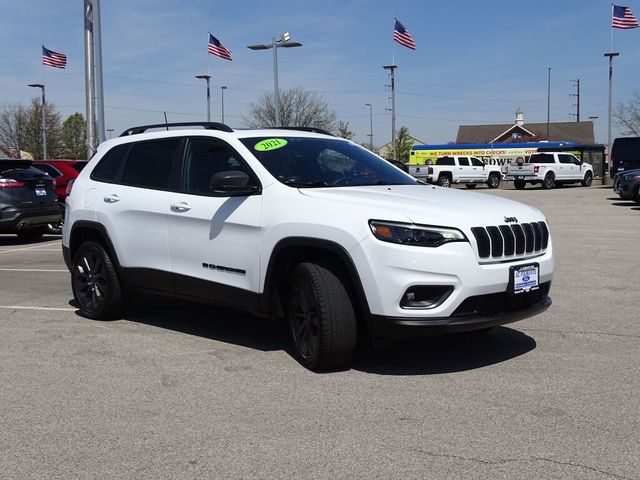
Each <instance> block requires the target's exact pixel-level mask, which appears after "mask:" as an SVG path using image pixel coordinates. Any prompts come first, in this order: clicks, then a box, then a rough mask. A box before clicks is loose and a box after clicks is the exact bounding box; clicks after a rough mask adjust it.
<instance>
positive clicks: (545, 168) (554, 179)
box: [504, 152, 593, 190]
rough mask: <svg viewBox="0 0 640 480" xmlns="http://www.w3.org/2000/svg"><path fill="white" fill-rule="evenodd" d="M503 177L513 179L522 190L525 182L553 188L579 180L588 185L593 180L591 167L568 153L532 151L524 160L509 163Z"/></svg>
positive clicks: (518, 188) (585, 185)
mask: <svg viewBox="0 0 640 480" xmlns="http://www.w3.org/2000/svg"><path fill="white" fill-rule="evenodd" d="M504 178H505V180H513V185H514V187H516V190H522V189H523V188H524V187H525V186H526V184H527V183H531V184H537V183H540V184H542V188H553V187H555V186H556V185H561V184H565V183H577V182H580V183H581V184H582V186H583V187H588V186H589V185H591V182H593V168H592V166H591V165H590V164H588V163H586V162H583V161H582V160H580V159H579V158H578V157H576V156H575V155H572V154H570V153H566V152H543V153H534V154H533V155H531V156H530V157H529V158H528V159H527V161H526V162H518V163H510V164H509V166H508V167H507V173H506V175H505V177H504Z"/></svg>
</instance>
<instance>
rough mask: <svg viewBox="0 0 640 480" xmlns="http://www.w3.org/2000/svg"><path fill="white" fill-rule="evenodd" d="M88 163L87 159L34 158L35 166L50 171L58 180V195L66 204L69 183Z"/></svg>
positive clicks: (59, 199) (50, 174) (46, 171)
mask: <svg viewBox="0 0 640 480" xmlns="http://www.w3.org/2000/svg"><path fill="white" fill-rule="evenodd" d="M86 164H87V162H86V161H85V160H34V162H33V166H34V167H36V168H37V169H39V170H42V171H43V172H45V173H48V174H49V176H51V177H52V178H53V179H54V180H55V181H56V196H57V197H58V201H60V202H61V203H62V204H64V200H65V199H66V198H67V185H68V184H69V181H70V180H74V179H75V178H76V177H77V176H78V175H79V174H80V171H81V170H82V169H83V168H84V166H85V165H86Z"/></svg>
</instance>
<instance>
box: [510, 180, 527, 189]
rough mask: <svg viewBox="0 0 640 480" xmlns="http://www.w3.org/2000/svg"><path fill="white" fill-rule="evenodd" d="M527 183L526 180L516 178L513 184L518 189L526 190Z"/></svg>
mask: <svg viewBox="0 0 640 480" xmlns="http://www.w3.org/2000/svg"><path fill="white" fill-rule="evenodd" d="M526 185H527V182H525V181H524V180H514V181H513V186H514V187H516V190H524V187H525V186H526Z"/></svg>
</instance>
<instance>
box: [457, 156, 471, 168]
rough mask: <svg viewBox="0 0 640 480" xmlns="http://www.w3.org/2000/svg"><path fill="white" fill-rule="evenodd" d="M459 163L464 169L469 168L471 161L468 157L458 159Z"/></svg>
mask: <svg viewBox="0 0 640 480" xmlns="http://www.w3.org/2000/svg"><path fill="white" fill-rule="evenodd" d="M458 163H459V164H460V165H461V166H463V167H468V166H469V159H468V158H467V157H458Z"/></svg>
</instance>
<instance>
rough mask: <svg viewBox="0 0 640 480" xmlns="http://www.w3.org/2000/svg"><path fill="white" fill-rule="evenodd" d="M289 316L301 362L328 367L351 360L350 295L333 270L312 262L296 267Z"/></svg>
mask: <svg viewBox="0 0 640 480" xmlns="http://www.w3.org/2000/svg"><path fill="white" fill-rule="evenodd" d="M288 317H289V326H290V329H291V335H292V337H293V344H294V348H295V351H296V354H297V357H298V360H299V361H300V363H301V364H302V365H304V366H305V367H307V368H309V369H328V368H338V367H342V366H345V365H347V364H348V363H349V362H350V360H351V358H352V356H353V352H354V349H355V344H356V335H357V329H356V317H355V312H354V309H353V305H352V304H351V299H350V298H349V294H348V293H347V291H346V289H345V287H344V285H343V284H342V282H341V281H340V280H339V279H338V277H337V276H336V275H335V274H334V273H333V272H332V271H330V270H329V269H327V268H325V267H323V266H321V265H317V264H314V263H301V264H300V265H298V266H297V267H296V268H295V270H294V273H293V278H292V282H291V287H290V291H289V304H288Z"/></svg>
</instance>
